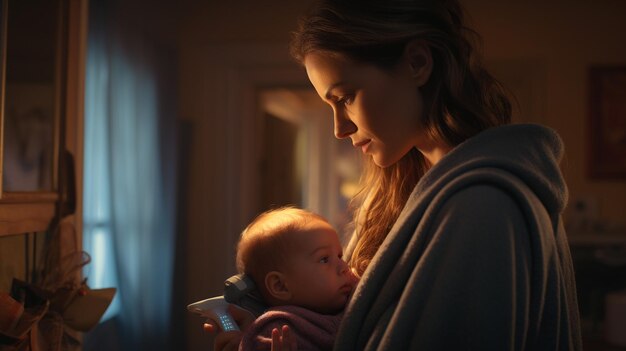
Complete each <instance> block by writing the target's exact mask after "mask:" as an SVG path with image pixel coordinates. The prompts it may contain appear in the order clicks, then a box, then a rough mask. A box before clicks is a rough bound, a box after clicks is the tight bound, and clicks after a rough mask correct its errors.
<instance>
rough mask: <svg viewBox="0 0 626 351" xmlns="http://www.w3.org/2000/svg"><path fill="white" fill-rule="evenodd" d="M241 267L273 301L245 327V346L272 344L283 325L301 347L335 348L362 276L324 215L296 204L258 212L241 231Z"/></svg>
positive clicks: (239, 266) (308, 348) (241, 271)
mask: <svg viewBox="0 0 626 351" xmlns="http://www.w3.org/2000/svg"><path fill="white" fill-rule="evenodd" d="M237 268H238V269H239V271H240V273H245V274H246V275H248V276H250V277H251V278H252V280H253V281H254V282H255V284H256V286H257V287H258V289H259V292H260V293H261V295H262V296H263V298H264V300H265V302H267V304H268V305H269V306H272V307H271V308H269V309H268V310H267V311H266V312H265V313H264V314H263V315H261V316H260V317H259V318H257V319H256V320H255V322H254V323H253V324H252V326H250V327H249V328H248V329H247V330H246V332H245V334H244V335H243V337H242V341H241V344H240V346H239V349H240V350H257V349H262V348H263V347H266V348H267V349H269V347H270V345H271V341H272V331H273V330H274V329H278V330H281V328H282V327H283V326H284V325H287V326H288V327H289V328H288V329H289V331H290V333H291V334H292V335H293V336H295V338H294V339H295V340H297V344H298V348H299V349H306V350H326V349H328V350H329V349H332V347H333V343H334V339H335V334H336V333H337V329H338V327H339V322H340V319H341V312H342V310H343V308H344V307H345V305H346V303H347V302H348V301H349V299H350V295H351V293H352V291H353V290H354V287H355V285H356V283H357V278H356V277H355V276H354V274H353V273H352V271H351V270H350V268H349V267H348V265H347V263H346V262H345V261H344V260H343V259H342V248H341V244H340V243H339V236H338V235H337V232H336V231H335V230H334V229H333V227H332V226H331V225H330V224H329V223H328V222H327V221H326V220H325V219H324V218H322V217H321V216H319V215H317V214H314V213H311V212H309V211H305V210H302V209H298V208H294V207H283V208H279V209H276V210H271V211H268V212H265V213H263V214H261V215H259V216H258V217H257V218H256V219H254V221H252V223H250V225H248V227H247V228H246V229H245V230H244V231H243V233H242V234H241V239H240V241H239V244H238V246H237ZM274 333H276V331H274Z"/></svg>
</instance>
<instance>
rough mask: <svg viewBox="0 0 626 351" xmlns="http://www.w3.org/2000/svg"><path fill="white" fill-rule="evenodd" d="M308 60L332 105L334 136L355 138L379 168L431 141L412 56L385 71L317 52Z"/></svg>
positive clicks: (313, 78) (309, 69)
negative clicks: (426, 135) (423, 124)
mask: <svg viewBox="0 0 626 351" xmlns="http://www.w3.org/2000/svg"><path fill="white" fill-rule="evenodd" d="M304 65H305V67H306V71H307V74H308V76H309V79H310V80H311V83H312V84H313V86H314V87H315V90H316V91H317V93H318V94H319V96H320V97H321V98H322V100H324V101H325V102H326V103H328V104H329V105H330V106H331V107H332V109H333V112H334V123H335V136H336V137H337V138H339V139H345V138H350V139H352V144H353V145H354V146H355V147H358V148H361V149H362V151H363V152H364V153H365V154H368V155H371V156H372V158H373V160H374V163H376V164H377V165H378V166H379V167H387V166H390V165H392V164H394V163H396V162H397V161H398V160H400V158H402V156H404V155H405V154H406V153H407V152H408V151H409V150H410V149H411V148H413V147H418V148H419V147H420V144H421V143H424V142H426V141H427V140H426V139H425V138H424V133H423V131H421V130H420V129H421V128H420V120H421V118H422V114H423V109H424V107H423V101H422V95H421V94H420V92H419V89H418V86H417V84H416V81H415V79H414V76H413V72H412V70H411V66H410V65H409V63H408V61H406V60H401V61H400V62H399V63H398V64H397V65H396V67H395V68H393V69H392V70H383V69H380V68H378V67H376V66H373V65H369V64H362V63H355V62H353V61H351V60H349V59H347V58H345V57H342V56H339V55H330V54H326V53H319V52H317V53H315V52H314V53H310V54H308V55H307V56H306V57H305V60H304Z"/></svg>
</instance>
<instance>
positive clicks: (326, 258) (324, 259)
mask: <svg viewBox="0 0 626 351" xmlns="http://www.w3.org/2000/svg"><path fill="white" fill-rule="evenodd" d="M320 263H328V256H324V257H322V258H321V259H320Z"/></svg>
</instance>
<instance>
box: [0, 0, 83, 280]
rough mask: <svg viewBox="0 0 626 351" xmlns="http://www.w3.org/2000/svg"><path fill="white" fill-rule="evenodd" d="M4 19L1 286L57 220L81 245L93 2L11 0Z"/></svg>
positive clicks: (4, 3)
mask: <svg viewBox="0 0 626 351" xmlns="http://www.w3.org/2000/svg"><path fill="white" fill-rule="evenodd" d="M1 24H2V25H1V28H2V45H1V53H2V54H1V57H2V60H1V62H2V66H1V67H2V70H1V74H0V78H1V84H0V87H1V88H0V92H1V94H0V121H1V122H2V123H1V124H0V126H1V127H0V132H1V133H0V151H1V152H0V175H1V176H2V177H1V179H2V181H1V182H0V254H2V256H1V257H0V275H2V276H0V278H1V280H0V284H1V283H3V282H5V283H6V281H7V279H10V277H8V276H9V275H11V272H12V271H15V269H18V270H20V269H22V270H25V268H24V267H23V266H26V267H27V268H28V269H32V267H29V266H31V264H30V263H29V261H32V260H33V258H32V257H37V255H39V253H38V251H40V249H41V245H39V248H36V246H37V245H35V244H34V243H37V242H38V241H37V240H38V239H35V238H32V236H33V235H34V234H33V233H40V234H39V235H36V236H38V237H40V236H45V235H50V233H49V232H50V227H51V225H52V224H53V223H54V221H55V220H58V219H62V221H64V222H68V223H70V224H72V225H73V226H74V228H75V229H76V233H78V237H77V238H76V240H75V242H76V243H77V245H79V246H80V241H81V240H80V239H81V238H80V233H81V224H82V216H81V194H82V178H81V177H82V158H83V154H82V145H83V140H82V135H83V132H82V131H83V101H84V72H85V57H86V36H87V1H86V0H28V1H25V0H4V1H2V21H1ZM48 239H49V238H48ZM31 246H32V247H31ZM13 247H14V249H13ZM65 249H66V248H64V247H63V246H61V250H62V251H63V250H65ZM67 249H68V250H69V249H70V248H67ZM71 249H72V250H73V249H75V248H71ZM24 251H25V253H24ZM31 251H32V252H31ZM20 252H21V253H24V254H23V255H22V254H21V253H20ZM11 253H14V254H15V255H14V257H11V256H10V255H11ZM22 256H28V258H27V259H25V262H16V258H17V259H18V260H19V258H20V257H22ZM8 266H15V267H17V268H15V267H13V268H11V267H8ZM28 269H26V270H28ZM18 278H20V279H23V277H18ZM3 288H6V286H2V285H0V290H3Z"/></svg>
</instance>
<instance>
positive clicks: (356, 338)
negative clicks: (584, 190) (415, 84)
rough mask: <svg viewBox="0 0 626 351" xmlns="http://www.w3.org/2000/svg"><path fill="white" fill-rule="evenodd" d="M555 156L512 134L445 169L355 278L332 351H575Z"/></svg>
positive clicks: (539, 142)
mask: <svg viewBox="0 0 626 351" xmlns="http://www.w3.org/2000/svg"><path fill="white" fill-rule="evenodd" d="M562 154H563V144H562V142H561V139H560V138H559V136H558V135H557V134H556V133H555V132H554V131H553V130H551V129H548V128H545V127H542V126H538V125H508V126H503V127H498V128H492V129H489V130H486V131H484V132H482V133H480V134H478V135H476V136H474V137H472V138H470V139H469V140H467V141H465V142H463V143H462V144H460V145H459V146H457V147H456V148H455V149H453V150H452V151H451V152H450V153H448V154H447V155H446V156H445V157H444V158H442V159H441V160H440V161H439V162H438V163H437V164H436V165H435V166H433V167H432V168H431V169H430V170H429V171H428V172H427V173H426V174H425V175H424V177H423V178H422V179H421V180H420V182H419V183H418V184H417V186H416V187H415V189H414V190H413V193H412V194H411V196H410V198H409V200H408V201H407V204H406V205H405V207H404V209H403V211H402V213H401V214H400V217H399V218H398V220H397V222H396V223H395V225H394V226H393V227H392V229H391V231H390V232H389V234H388V235H387V237H386V239H385V241H384V242H383V244H382V245H381V247H380V249H379V250H378V252H377V253H376V255H375V257H374V258H373V260H372V262H371V263H370V265H369V267H368V268H367V270H366V271H365V273H364V274H363V277H362V279H361V282H360V283H359V285H358V286H357V289H356V291H355V294H354V297H353V299H352V300H351V302H350V303H349V305H348V306H347V308H346V311H345V314H344V318H343V321H342V323H341V326H340V329H339V333H338V335H337V339H336V341H335V350H341V351H344V350H426V351H432V350H499V351H502V350H581V349H582V346H581V337H580V324H579V316H578V305H577V298H576V289H575V283H574V272H573V268H572V260H571V256H570V251H569V246H568V243H567V237H566V233H565V231H564V228H563V222H562V219H561V218H562V216H561V214H562V211H563V209H564V207H565V205H566V203H567V188H566V185H565V182H564V180H563V177H562V175H561V172H560V169H559V161H560V159H561V157H562ZM354 243H355V238H353V240H352V241H351V244H350V245H349V247H348V250H347V254H348V255H349V254H350V251H351V250H352V248H353V247H354Z"/></svg>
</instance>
